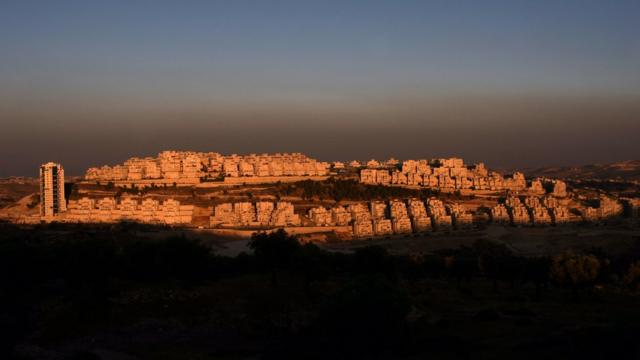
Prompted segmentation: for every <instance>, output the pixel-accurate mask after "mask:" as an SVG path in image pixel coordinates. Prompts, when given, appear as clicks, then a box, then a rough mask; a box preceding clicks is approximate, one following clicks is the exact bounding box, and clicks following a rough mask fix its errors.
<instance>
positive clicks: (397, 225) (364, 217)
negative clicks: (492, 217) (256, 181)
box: [308, 198, 473, 237]
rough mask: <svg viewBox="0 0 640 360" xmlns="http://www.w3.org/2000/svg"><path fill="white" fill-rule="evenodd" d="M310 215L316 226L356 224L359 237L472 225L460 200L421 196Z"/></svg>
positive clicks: (314, 210) (320, 210) (318, 210)
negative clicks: (458, 202) (450, 201)
mask: <svg viewBox="0 0 640 360" xmlns="http://www.w3.org/2000/svg"><path fill="white" fill-rule="evenodd" d="M308 217H309V219H310V220H311V222H312V223H313V224H315V225H316V226H347V225H348V226H352V228H353V235H354V236H356V237H367V236H374V235H376V236H384V235H390V234H407V233H411V232H424V231H429V230H435V229H451V228H453V227H455V228H458V229H463V228H468V227H470V226H471V225H472V223H473V219H472V215H471V214H470V213H468V212H467V211H465V209H464V207H463V206H461V205H459V204H447V205H445V204H444V203H443V202H442V201H441V200H438V199H435V198H434V199H429V200H427V202H426V206H425V203H424V202H422V201H421V200H418V199H409V200H407V201H403V200H393V201H390V202H388V203H387V202H384V201H373V202H370V203H368V204H367V203H355V204H349V205H347V206H335V207H332V208H330V209H327V208H324V207H315V208H312V209H310V210H309V212H308Z"/></svg>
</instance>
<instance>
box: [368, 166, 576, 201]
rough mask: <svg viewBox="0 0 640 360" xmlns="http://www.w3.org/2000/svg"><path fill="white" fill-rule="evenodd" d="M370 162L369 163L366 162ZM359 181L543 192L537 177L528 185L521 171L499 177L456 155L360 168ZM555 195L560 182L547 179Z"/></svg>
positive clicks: (562, 186) (562, 187) (561, 192)
mask: <svg viewBox="0 0 640 360" xmlns="http://www.w3.org/2000/svg"><path fill="white" fill-rule="evenodd" d="M369 164H370V165H375V164H372V163H371V162H370V163H369ZM360 182H362V183H365V184H379V185H407V186H419V187H426V188H430V189H437V190H440V191H445V192H446V191H455V190H477V191H487V190H488V191H503V190H509V191H524V190H527V191H529V192H531V193H534V194H535V193H540V194H543V193H544V192H545V189H544V187H543V185H545V184H543V181H542V180H541V179H537V180H534V181H532V182H531V184H530V185H529V186H528V185H527V181H526V179H525V176H524V174H523V173H520V172H516V173H514V174H512V175H511V176H503V175H501V174H499V173H497V172H489V170H487V168H486V167H485V166H484V164H483V163H478V164H475V165H471V166H466V165H465V164H464V161H463V160H462V159H460V158H446V159H431V160H427V159H421V160H406V161H403V162H402V166H401V167H400V168H397V167H396V168H392V169H391V170H390V169H389V168H388V167H378V168H376V167H368V168H366V169H362V170H361V171H360ZM549 183H550V185H551V186H552V187H553V190H552V191H553V193H554V195H556V196H566V186H565V184H564V182H562V181H556V180H549Z"/></svg>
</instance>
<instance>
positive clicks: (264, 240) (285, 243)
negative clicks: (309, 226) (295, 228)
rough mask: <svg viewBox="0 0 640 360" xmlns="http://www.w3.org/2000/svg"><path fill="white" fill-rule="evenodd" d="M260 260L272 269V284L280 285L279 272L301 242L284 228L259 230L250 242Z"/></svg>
mask: <svg viewBox="0 0 640 360" xmlns="http://www.w3.org/2000/svg"><path fill="white" fill-rule="evenodd" d="M248 246H249V248H251V249H252V250H253V252H254V254H255V256H256V258H257V260H258V261H259V262H261V263H262V264H263V265H264V266H266V267H267V268H268V269H269V270H270V271H271V285H272V286H274V287H276V286H278V277H277V272H278V270H279V269H281V268H283V267H285V266H287V265H289V264H290V263H291V259H292V257H293V255H294V253H295V252H296V251H298V249H299V248H300V243H299V242H298V239H296V237H295V236H289V234H287V232H286V231H284V230H283V229H278V230H277V231H274V232H271V233H266V232H257V233H255V234H253V235H252V236H251V240H250V241H249V244H248Z"/></svg>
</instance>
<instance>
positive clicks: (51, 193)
mask: <svg viewBox="0 0 640 360" xmlns="http://www.w3.org/2000/svg"><path fill="white" fill-rule="evenodd" d="M66 210H67V202H66V200H65V197H64V169H63V168H62V165H60V164H56V163H53V162H48V163H46V164H43V165H41V166H40V216H43V217H47V218H48V217H53V216H56V215H59V214H60V213H63V212H65V211H66Z"/></svg>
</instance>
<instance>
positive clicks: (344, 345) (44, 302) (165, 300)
mask: <svg viewBox="0 0 640 360" xmlns="http://www.w3.org/2000/svg"><path fill="white" fill-rule="evenodd" d="M0 230H2V231H1V232H0V276H1V280H2V282H1V284H2V290H3V291H2V292H1V293H0V300H1V304H0V305H1V307H0V309H1V311H0V316H1V319H2V321H0V323H1V324H2V328H1V330H2V333H1V334H0V335H2V336H1V337H0V338H1V339H2V343H1V344H0V345H1V348H0V351H1V352H2V354H4V355H3V356H2V358H19V359H185V358H189V359H251V358H266V359H282V358H296V359H300V358H305V359H309V358H311V359H313V358H317V359H326V358H392V359H397V358H408V359H418V358H425V357H430V358H444V359H459V358H475V359H491V358H505V359H506V358H522V359H539V358H540V357H541V356H553V357H560V356H562V357H565V358H566V357H569V358H577V357H582V358H616V357H621V358H634V357H637V356H638V355H640V353H638V346H637V345H636V342H635V334H637V333H638V331H639V330H640V327H639V325H638V324H640V322H639V321H640V308H639V307H638V306H637V303H638V300H639V299H638V296H637V292H636V289H637V287H636V285H635V284H637V281H636V280H637V279H636V277H635V276H634V275H633V274H634V273H633V272H632V271H630V269H631V265H633V264H635V263H636V262H637V261H638V260H640V241H638V238H637V234H636V237H635V238H634V237H633V236H632V235H630V234H629V233H627V234H624V235H623V238H624V237H626V238H625V239H626V240H624V239H623V240H621V243H622V244H624V251H621V250H622V249H623V248H622V247H620V244H619V243H618V242H617V241H618V240H617V239H618V238H617V236H618V235H621V234H619V233H617V232H610V231H609V230H607V229H606V228H602V229H596V230H598V231H600V232H601V234H604V235H606V236H610V239H611V240H612V242H611V243H610V244H611V245H612V246H611V247H606V246H605V247H600V246H595V247H592V246H589V247H588V246H582V247H574V246H569V248H573V250H574V254H576V255H571V256H574V257H572V258H571V259H577V260H579V261H581V260H580V259H582V260H584V259H591V260H592V261H593V262H595V264H597V267H594V265H593V263H589V262H587V263H584V265H585V268H584V269H582V270H585V271H587V272H589V273H591V275H593V276H592V277H590V278H585V279H583V280H584V281H582V280H581V281H579V282H577V283H575V284H573V285H571V284H569V283H566V282H563V280H562V277H558V275H557V274H558V269H555V268H554V267H552V264H553V263H554V261H556V260H557V257H538V256H534V255H535V254H534V253H529V254H528V256H527V257H521V256H520V255H519V254H518V253H517V252H516V251H518V249H525V251H527V250H526V249H528V248H530V247H531V248H533V249H534V250H535V251H538V250H537V249H538V246H536V245H533V243H532V242H531V241H532V240H531V239H534V238H536V236H537V237H539V238H540V239H541V241H542V244H543V248H544V249H552V250H553V252H557V253H560V248H557V247H554V246H556V245H557V244H554V245H549V243H554V242H559V243H561V242H563V241H564V240H563V239H562V236H566V234H564V232H566V231H568V230H567V229H564V230H562V231H561V230H558V231H559V233H558V234H556V235H557V237H556V238H552V237H550V236H552V235H553V233H549V232H546V233H545V232H539V233H536V232H535V231H534V230H536V229H512V230H511V231H508V232H498V233H497V234H493V235H492V236H495V237H496V238H502V239H503V240H504V242H503V243H496V242H492V241H488V240H487V239H482V238H478V237H477V235H478V233H473V232H472V233H468V234H466V238H465V237H464V236H462V237H460V238H461V239H462V238H465V239H467V240H465V241H461V242H456V241H452V242H450V243H449V245H450V246H448V247H447V246H445V243H447V241H448V240H447V235H446V234H442V235H438V236H430V237H428V238H413V237H409V238H404V237H400V238H393V239H382V240H379V241H363V242H361V243H353V244H352V245H354V246H353V247H352V248H351V249H350V251H348V252H345V253H343V252H342V251H339V252H336V251H331V252H327V251H324V250H322V249H321V248H318V247H316V246H313V245H304V246H301V245H298V244H297V242H295V240H293V242H291V241H290V240H291V239H289V238H288V237H286V234H285V236H284V237H277V236H276V237H274V238H270V237H266V238H259V239H260V241H263V242H262V244H265V245H259V246H255V245H254V246H253V248H252V249H251V250H253V251H248V253H252V254H247V253H245V254H242V255H240V256H238V257H235V258H231V257H222V256H218V255H214V254H213V253H212V252H211V250H212V249H220V248H222V246H224V244H229V243H230V241H231V240H230V239H218V240H212V239H209V240H208V241H202V240H204V239H193V240H189V237H190V235H189V234H184V236H183V235H182V234H180V233H174V234H173V235H170V236H162V234H164V235H167V234H169V231H168V230H164V231H166V232H163V230H161V229H148V228H139V227H135V226H132V225H127V224H123V225H121V226H116V227H105V226H102V227H80V226H61V225H57V226H49V227H37V228H31V229H19V228H16V227H15V226H12V225H2V228H1V229H0ZM149 230H153V231H149ZM592 230H593V229H592ZM496 231H497V230H495V229H487V230H486V232H485V233H484V234H485V235H487V234H492V233H493V232H496ZM531 231H533V232H534V233H536V234H535V235H536V236H533V237H532V238H531V239H528V240H522V238H521V236H523V235H524V234H525V233H526V232H531ZM563 234H564V235H563ZM579 234H580V233H579V232H578V235H579ZM176 235H177V236H176ZM604 235H603V236H604ZM449 236H452V234H449ZM545 237H548V238H547V239H546V240H544V239H545ZM580 238H582V237H581V236H578V237H577V238H576V240H575V241H578V240H577V239H580ZM602 239H603V238H602ZM620 239H622V238H620ZM634 239H635V240H634ZM265 241H266V242H265ZM584 241H585V242H586V243H589V242H590V239H588V238H585V240H584ZM600 241H603V240H600ZM419 242H423V243H426V244H427V245H428V244H431V245H433V246H434V247H433V248H429V246H426V247H424V249H425V250H428V249H431V251H430V252H429V253H428V254H427V253H426V252H425V253H424V255H422V256H421V255H419V253H418V252H414V253H413V254H410V256H406V255H401V253H403V252H404V254H407V252H406V251H402V252H398V251H397V249H396V248H395V247H396V246H399V247H404V248H405V250H406V248H411V247H412V246H417V245H416V244H417V243H419ZM231 243H234V244H238V242H237V241H231ZM258 243H259V242H258ZM438 243H439V245H435V244H438ZM507 243H509V244H510V245H509V246H506V245H505V244H507ZM212 244H215V246H211V245H212ZM252 244H255V242H252ZM372 244H373V245H375V244H378V245H385V246H386V245H388V247H389V248H390V249H391V253H389V252H387V251H385V250H384V248H382V247H376V246H373V247H372V246H369V245H372ZM602 244H604V245H607V244H608V243H606V242H603V243H602ZM602 244H600V245H602ZM340 245H342V246H344V244H329V245H326V247H327V248H328V247H331V246H340ZM591 245H597V244H595V243H591ZM514 249H515V250H516V251H514ZM246 250H250V249H246ZM332 250H335V249H332ZM342 250H344V249H342ZM564 250H566V249H563V250H562V252H564ZM535 251H534V252H535ZM394 253H397V254H398V255H393V254H394ZM596 253H597V254H596ZM578 254H585V255H578ZM581 256H582V257H581ZM584 256H588V257H584ZM565 264H566V263H565ZM589 264H591V265H589ZM589 266H592V268H589ZM554 269H555V270H554ZM582 270H580V271H582ZM593 270H595V272H593ZM567 271H569V270H567ZM630 274H631V275H630ZM629 279H631V280H629Z"/></svg>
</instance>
